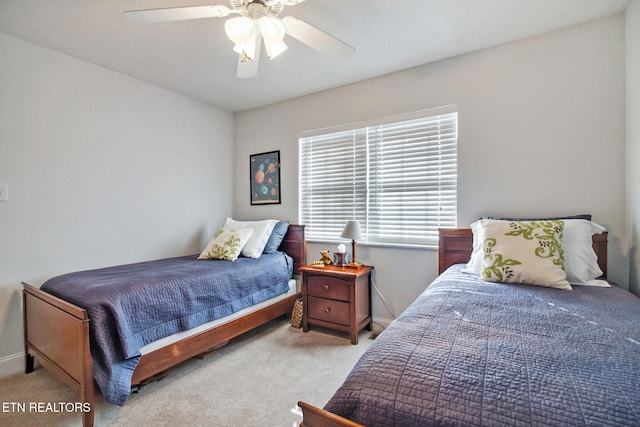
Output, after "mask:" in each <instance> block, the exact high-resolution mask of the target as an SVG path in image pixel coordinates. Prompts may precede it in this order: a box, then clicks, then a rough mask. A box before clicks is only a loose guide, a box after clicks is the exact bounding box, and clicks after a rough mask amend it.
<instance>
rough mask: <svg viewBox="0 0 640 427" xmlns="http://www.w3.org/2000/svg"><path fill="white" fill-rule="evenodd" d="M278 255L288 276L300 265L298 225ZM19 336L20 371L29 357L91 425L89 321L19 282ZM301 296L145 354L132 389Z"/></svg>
mask: <svg viewBox="0 0 640 427" xmlns="http://www.w3.org/2000/svg"><path fill="white" fill-rule="evenodd" d="M279 249H280V250H282V251H283V252H286V253H287V254H289V255H290V256H291V257H292V258H293V259H294V273H297V272H298V269H299V268H300V267H302V266H303V265H306V250H307V249H306V241H305V237H304V225H294V224H291V225H290V226H289V230H288V231H287V234H286V235H285V237H284V240H283V241H282V244H281V245H280V248H279ZM22 284H23V286H24V290H23V296H24V299H23V304H24V306H23V308H24V335H25V356H26V360H25V372H26V373H30V372H32V371H33V370H34V367H35V366H34V365H35V363H34V362H35V357H37V358H38V361H39V362H40V364H41V365H42V366H43V367H44V368H45V369H46V370H47V371H48V372H50V373H51V374H52V375H53V376H54V377H56V378H58V379H60V380H62V381H64V382H66V383H68V384H69V385H70V386H71V387H72V388H73V389H75V390H77V391H78V392H79V394H80V400H81V402H82V403H88V404H89V405H90V408H91V409H90V410H89V411H88V412H83V414H82V425H83V426H84V427H91V426H93V422H94V403H95V394H96V389H95V385H94V381H93V360H92V358H91V352H90V347H89V322H90V321H91V319H89V316H88V315H87V312H86V311H85V310H84V309H82V308H80V307H78V306H76V305H73V304H71V303H68V302H66V301H64V300H62V299H60V298H57V297H55V296H52V295H50V294H48V293H46V292H44V291H41V290H40V289H38V288H36V287H34V286H31V285H29V284H27V283H24V282H23V283H22ZM300 297H301V293H300V292H297V293H295V294H294V295H291V296H288V297H287V298H284V299H281V300H279V301H277V302H275V303H274V304H272V305H269V306H266V307H263V308H261V309H259V310H257V311H254V312H252V313H249V314H247V315H245V316H243V317H240V318H236V319H234V320H230V321H228V322H226V323H222V324H220V325H218V326H215V327H212V328H210V329H207V330H205V331H202V332H200V333H198V334H196V335H192V336H190V337H187V338H184V339H182V340H180V341H177V342H175V343H173V344H170V345H168V346H165V347H162V348H159V349H157V350H154V351H152V352H150V353H145V354H143V355H142V357H141V358H140V362H139V363H138V366H137V368H136V370H135V371H134V373H133V378H132V380H131V384H132V386H135V385H138V384H140V383H142V382H143V381H144V380H146V379H148V378H151V377H153V376H154V375H157V374H159V373H161V372H163V371H164V370H166V369H168V368H171V367H173V366H175V365H177V364H179V363H181V362H184V361H185V360H187V359H190V358H192V357H194V356H197V355H199V354H201V353H203V352H206V351H207V350H209V349H211V348H213V347H215V346H217V345H220V344H223V343H225V342H226V341H228V340H230V339H231V338H235V337H237V336H239V335H241V334H243V333H245V332H247V331H249V330H251V329H253V328H256V327H257V326H260V325H262V324H264V323H267V322H269V321H270V320H272V319H275V318H277V317H279V316H281V315H283V314H286V313H290V312H291V309H292V307H293V303H294V302H295V301H296V299H298V298H300Z"/></svg>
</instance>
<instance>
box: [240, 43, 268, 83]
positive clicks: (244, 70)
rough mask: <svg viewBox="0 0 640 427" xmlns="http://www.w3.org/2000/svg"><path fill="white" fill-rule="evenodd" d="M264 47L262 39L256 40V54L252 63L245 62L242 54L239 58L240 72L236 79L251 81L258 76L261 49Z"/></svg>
mask: <svg viewBox="0 0 640 427" xmlns="http://www.w3.org/2000/svg"><path fill="white" fill-rule="evenodd" d="M261 47H262V37H257V38H256V53H255V54H254V56H253V59H252V60H251V61H246V60H243V57H242V54H241V55H239V56H238V70H237V71H236V77H238V78H240V79H249V78H251V77H255V76H257V75H258V65H259V64H260V48H261Z"/></svg>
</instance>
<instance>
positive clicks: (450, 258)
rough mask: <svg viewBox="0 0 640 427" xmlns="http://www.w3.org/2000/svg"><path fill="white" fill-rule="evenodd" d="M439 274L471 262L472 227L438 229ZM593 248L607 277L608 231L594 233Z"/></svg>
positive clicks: (603, 275)
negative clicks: (452, 267)
mask: <svg viewBox="0 0 640 427" xmlns="http://www.w3.org/2000/svg"><path fill="white" fill-rule="evenodd" d="M438 232H439V235H440V241H439V243H438V274H442V272H443V271H445V270H446V269H447V268H449V267H450V266H451V265H453V264H463V263H467V262H469V258H470V257H471V251H472V249H473V233H472V232H471V229H470V228H440V229H439V230H438ZM593 250H594V251H595V253H596V255H597V256H598V266H599V267H600V270H602V277H604V278H606V277H607V232H606V231H603V232H602V233H600V234H594V235H593Z"/></svg>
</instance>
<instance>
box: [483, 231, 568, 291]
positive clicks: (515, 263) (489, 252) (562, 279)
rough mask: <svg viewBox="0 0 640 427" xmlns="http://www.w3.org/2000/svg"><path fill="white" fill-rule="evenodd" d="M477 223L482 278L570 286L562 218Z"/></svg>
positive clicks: (562, 287) (502, 281)
mask: <svg viewBox="0 0 640 427" xmlns="http://www.w3.org/2000/svg"><path fill="white" fill-rule="evenodd" d="M478 226H479V227H480V228H481V229H482V231H483V238H484V241H483V244H482V247H483V252H484V256H483V258H482V272H481V274H480V277H481V278H482V279H483V280H487V281H490V282H501V283H523V284H528V285H536V286H545V287H548V288H557V289H567V290H570V289H572V288H571V285H570V284H569V282H568V281H567V274H566V273H565V271H564V249H563V246H562V234H563V230H564V221H562V220H549V221H546V220H543V221H491V220H481V221H480V224H479V225H478Z"/></svg>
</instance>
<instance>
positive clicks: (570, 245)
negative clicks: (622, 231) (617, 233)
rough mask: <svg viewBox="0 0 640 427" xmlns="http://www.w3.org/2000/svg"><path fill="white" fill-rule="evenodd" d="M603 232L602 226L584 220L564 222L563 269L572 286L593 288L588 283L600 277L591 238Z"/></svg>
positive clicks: (600, 273)
mask: <svg viewBox="0 0 640 427" xmlns="http://www.w3.org/2000/svg"><path fill="white" fill-rule="evenodd" d="M604 230H605V228H604V227H603V226H601V225H598V224H596V223H595V222H592V221H587V220H586V219H572V220H564V237H563V238H562V243H563V245H564V254H565V263H564V269H565V271H566V272H567V280H568V281H569V283H571V284H572V285H586V286H594V285H593V284H591V285H590V284H589V283H590V282H592V281H594V280H595V279H597V278H598V277H600V276H602V270H601V269H600V267H599V266H598V257H597V256H596V253H595V252H594V251H593V237H592V236H593V235H594V234H600V233H602V232H603V231H604ZM599 282H602V281H599ZM604 283H606V282H604Z"/></svg>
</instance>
